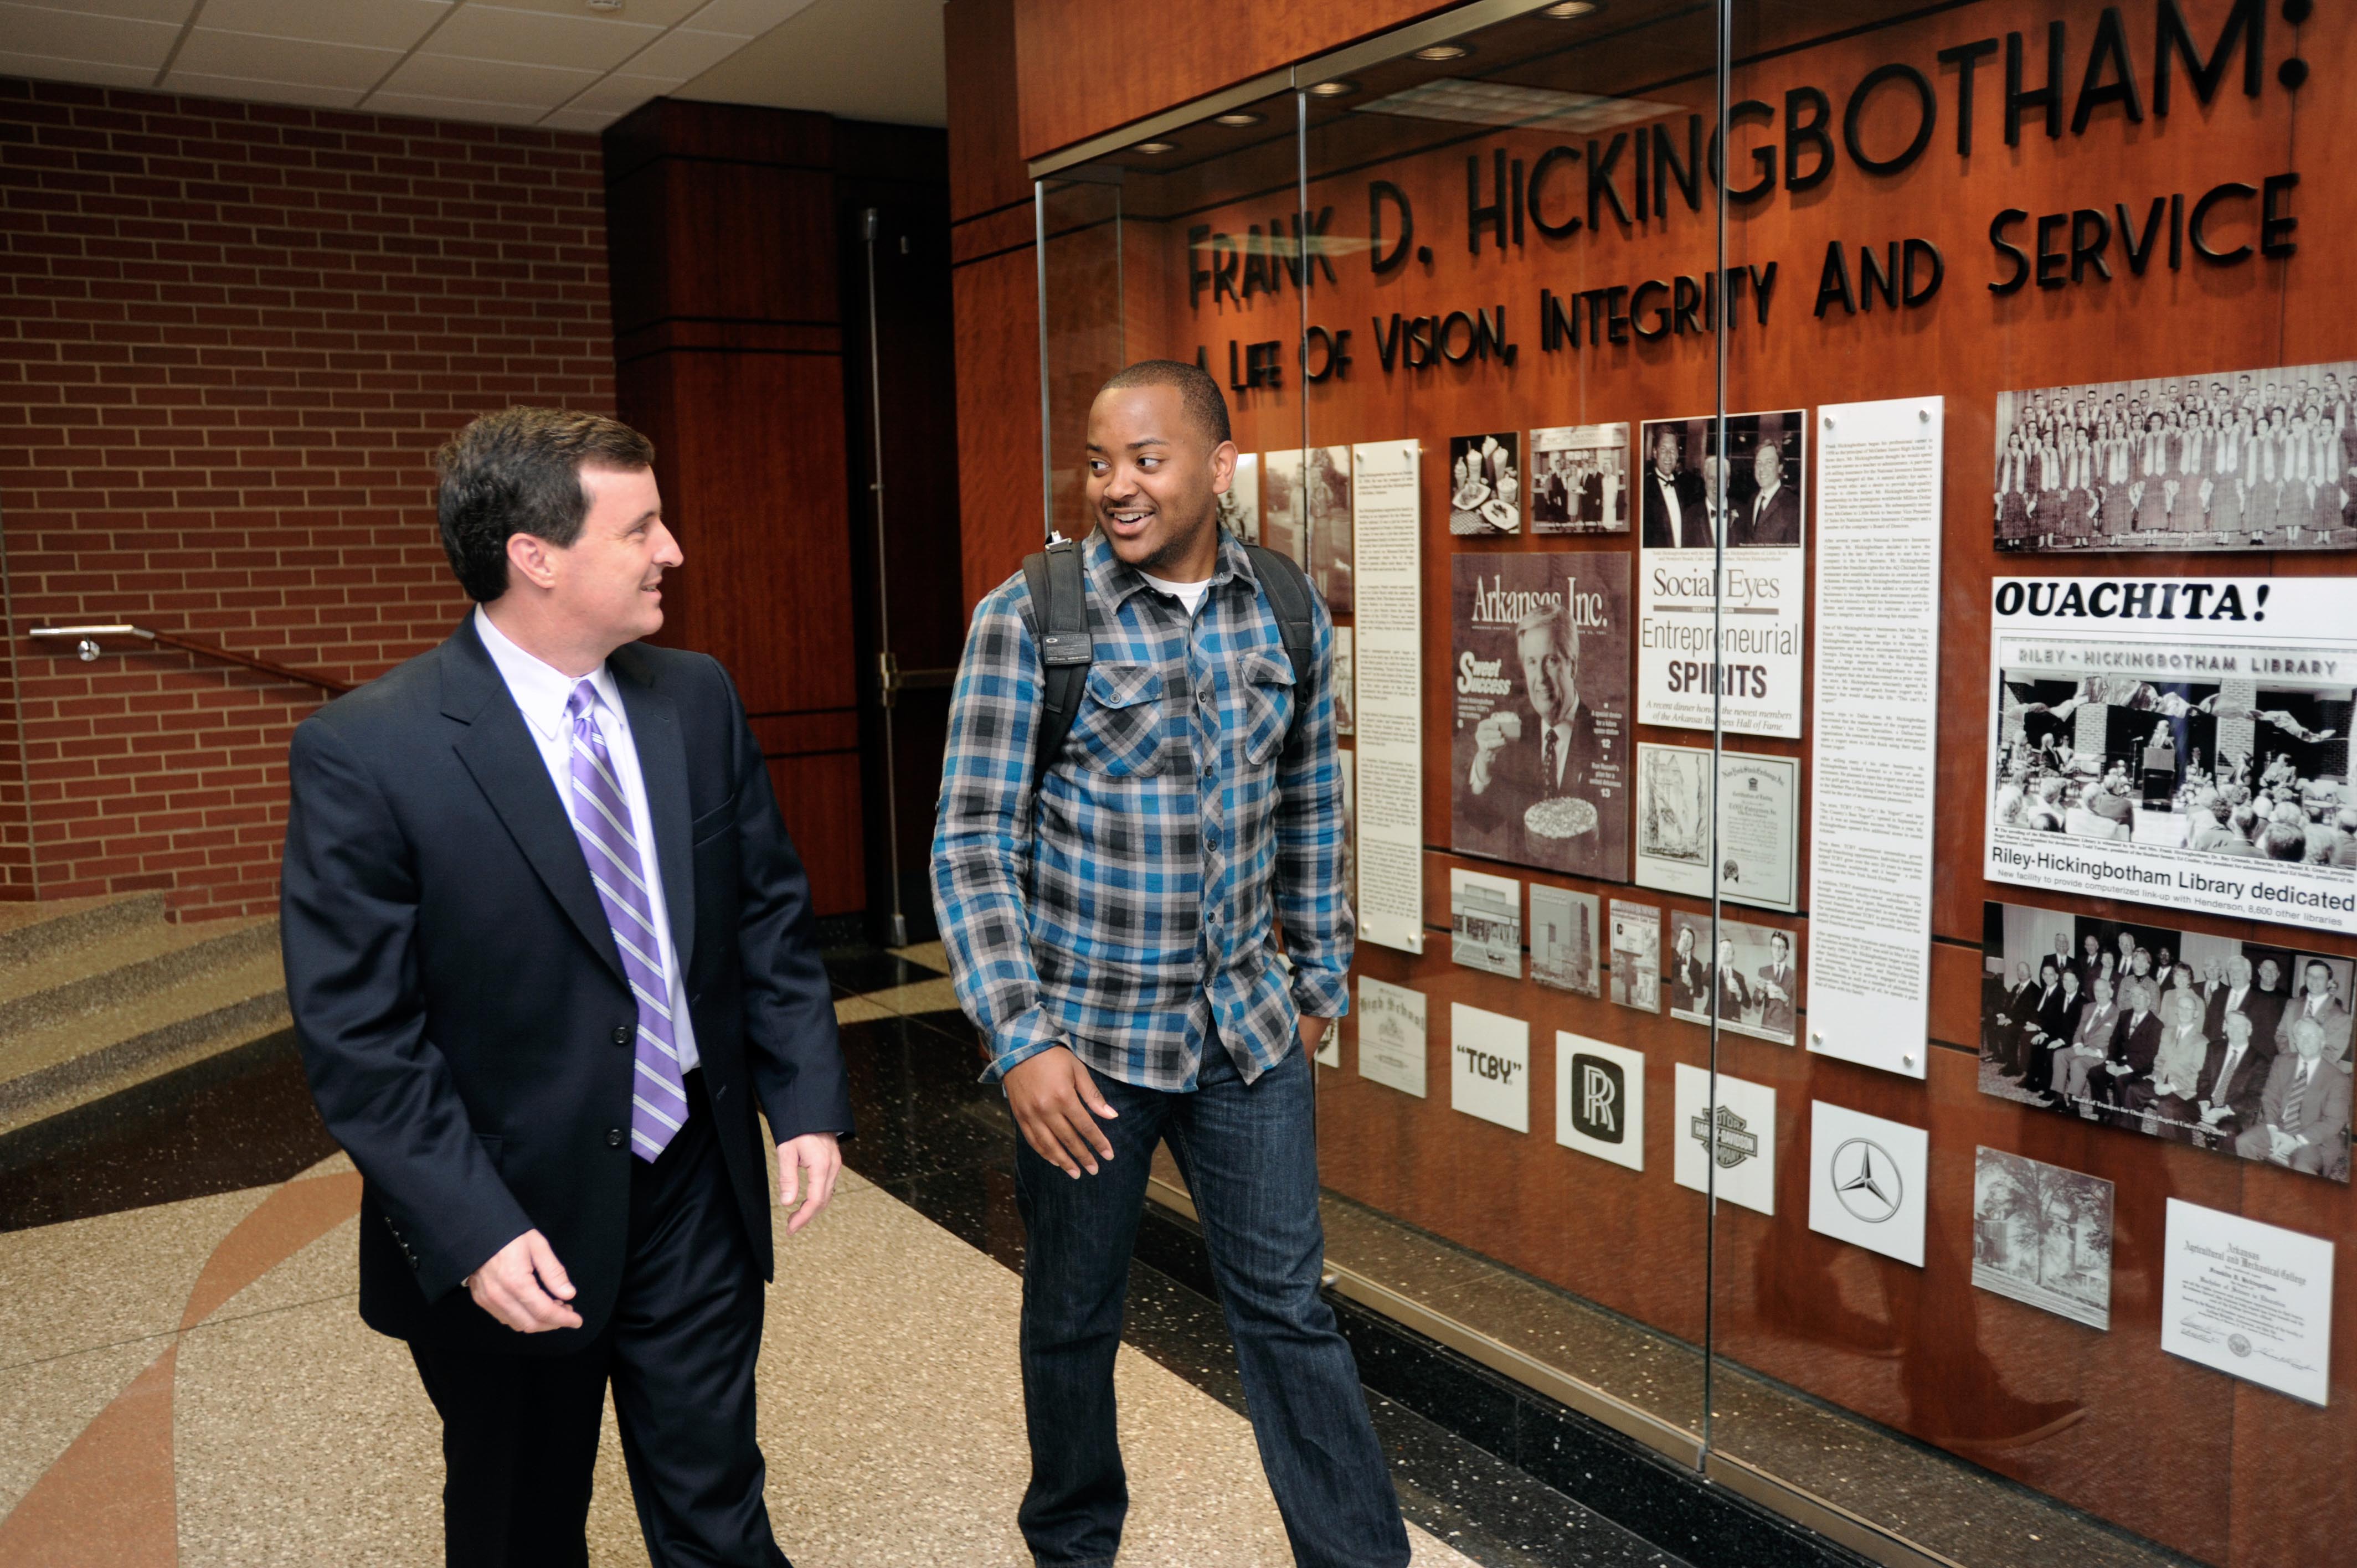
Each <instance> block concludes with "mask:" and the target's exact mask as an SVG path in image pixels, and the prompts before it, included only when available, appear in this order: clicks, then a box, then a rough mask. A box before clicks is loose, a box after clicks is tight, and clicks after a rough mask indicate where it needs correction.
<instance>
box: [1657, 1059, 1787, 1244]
mask: <svg viewBox="0 0 2357 1568" xmlns="http://www.w3.org/2000/svg"><path fill="white" fill-rule="evenodd" d="M1673 1109H1674V1112H1676V1113H1675V1115H1674V1116H1673V1117H1672V1119H1671V1122H1670V1133H1671V1141H1672V1142H1673V1143H1674V1144H1675V1145H1676V1150H1677V1152H1676V1154H1675V1155H1673V1156H1672V1157H1671V1160H1670V1174H1671V1175H1672V1176H1674V1177H1675V1178H1676V1181H1677V1184H1678V1185H1679V1186H1680V1187H1692V1188H1694V1189H1695V1191H1696V1192H1708V1191H1711V1190H1713V1181H1714V1176H1715V1177H1716V1188H1717V1194H1718V1196H1719V1197H1723V1198H1725V1199H1727V1201H1728V1202H1729V1203H1739V1204H1741V1205H1743V1207H1744V1208H1756V1209H1758V1210H1759V1211H1760V1213H1762V1214H1773V1213H1775V1212H1776V1091H1775V1090H1773V1089H1771V1088H1770V1087H1769V1086H1768V1085H1766V1084H1764V1083H1753V1082H1752V1081H1751V1080H1750V1079H1741V1078H1730V1077H1729V1076H1727V1074H1726V1073H1720V1074H1719V1075H1718V1105H1717V1116H1716V1118H1714V1117H1713V1114H1712V1107H1711V1075H1710V1073H1709V1071H1708V1070H1707V1069H1703V1068H1698V1067H1688V1066H1687V1065H1686V1064H1685V1063H1684V1062H1680V1063H1678V1073H1677V1091H1676V1094H1675V1096H1674V1101H1673ZM1714 1160H1716V1161H1717V1165H1718V1169H1717V1172H1716V1173H1714V1172H1713V1171H1712V1170H1711V1164H1712V1162H1713V1161H1714Z"/></svg>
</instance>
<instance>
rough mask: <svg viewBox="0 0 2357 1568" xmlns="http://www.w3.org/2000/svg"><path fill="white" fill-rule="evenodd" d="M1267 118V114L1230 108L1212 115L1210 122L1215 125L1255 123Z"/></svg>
mask: <svg viewBox="0 0 2357 1568" xmlns="http://www.w3.org/2000/svg"><path fill="white" fill-rule="evenodd" d="M1267 118H1268V116H1267V115H1265V114H1255V113H1253V112H1252V111H1251V110H1249V109H1231V110H1229V111H1228V112H1227V113H1224V114H1214V115H1212V116H1211V124H1215V125H1257V124H1260V123H1261V122H1262V121H1263V120H1265V119H1267Z"/></svg>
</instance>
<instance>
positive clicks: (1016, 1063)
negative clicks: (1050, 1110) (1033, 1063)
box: [982, 1007, 1065, 1083]
mask: <svg viewBox="0 0 2357 1568" xmlns="http://www.w3.org/2000/svg"><path fill="white" fill-rule="evenodd" d="M1064 1043H1065V1041H1064V1036H1063V1032H1062V1031H1061V1030H1060V1029H1058V1028H1057V1027H1056V1026H1054V1025H1052V1024H1050V1023H1049V1021H1048V1015H1047V1014H1045V1013H1044V1012H1042V1011H1040V1010H1039V1008H1037V1007H1030V1008H1027V1009H1025V1010H1024V1011H1023V1012H1020V1013H1017V1015H1015V1016H1014V1017H1012V1018H1009V1019H1008V1020H1006V1022H1005V1023H1004V1024H1001V1025H999V1026H998V1027H996V1029H993V1030H992V1031H991V1032H990V1066H989V1068H988V1069H986V1070H985V1072H984V1073H983V1075H982V1081H983V1082H985V1083H996V1082H998V1081H999V1080H1000V1079H1004V1078H1005V1077H1006V1074H1007V1071H1008V1069H1012V1068H1017V1067H1020V1066H1022V1065H1023V1064H1024V1063H1025V1062H1028V1061H1029V1060H1030V1059H1031V1058H1033V1057H1036V1056H1038V1055H1039V1053H1040V1052H1041V1051H1044V1050H1048V1049H1049V1048H1051V1047H1056V1046H1060V1045H1063V1044H1064Z"/></svg>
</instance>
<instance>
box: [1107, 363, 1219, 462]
mask: <svg viewBox="0 0 2357 1568" xmlns="http://www.w3.org/2000/svg"><path fill="white" fill-rule="evenodd" d="M1130 387H1177V388H1178V389H1179V402H1180V403H1182V404H1184V405H1185V407H1186V410H1187V417H1188V418H1189V419H1190V420H1192V421H1193V422H1194V424H1195V428H1196V429H1198V430H1200V431H1201V432H1202V433H1203V435H1205V436H1207V437H1208V438H1209V442H1208V444H1209V445H1211V446H1218V445H1220V443H1222V441H1232V440H1234V439H1235V436H1234V435H1232V433H1231V432H1230V431H1229V429H1228V400H1227V399H1226V398H1225V397H1224V396H1222V394H1221V392H1220V383H1219V382H1217V381H1213V380H1212V379H1211V377H1210V376H1209V375H1206V374H1205V373H1204V371H1203V369H1202V367H1201V366H1200V365H1190V364H1189V363H1187V362H1186V361H1185V360H1139V361H1138V362H1137V363H1135V364H1134V365H1132V366H1130V367H1129V369H1127V370H1125V371H1118V372H1116V373H1115V374H1114V378H1113V379H1112V380H1111V381H1107V382H1105V384H1104V385H1103V386H1101V387H1099V388H1098V389H1097V395H1098V396H1100V397H1102V396H1103V395H1104V394H1105V393H1106V392H1121V391H1124V390H1126V389H1127V388H1130Z"/></svg>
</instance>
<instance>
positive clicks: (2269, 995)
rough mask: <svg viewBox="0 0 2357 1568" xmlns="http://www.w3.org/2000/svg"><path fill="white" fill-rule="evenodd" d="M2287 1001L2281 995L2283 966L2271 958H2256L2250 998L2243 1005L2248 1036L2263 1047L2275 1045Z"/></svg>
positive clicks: (2282, 992) (2282, 990)
mask: <svg viewBox="0 0 2357 1568" xmlns="http://www.w3.org/2000/svg"><path fill="white" fill-rule="evenodd" d="M2287 1000H2288V999H2287V997H2286V996H2285V995H2284V988H2283V966H2282V965H2281V964H2279V963H2277V962H2276V961H2275V959H2274V958H2272V957H2268V958H2263V959H2261V960H2259V976H2258V981H2257V983H2255V985H2253V987H2252V988H2251V994H2250V999H2249V1000H2248V1001H2246V1002H2245V1003H2244V1004H2243V1011H2244V1012H2245V1013H2248V1014H2249V1015H2251V1038H2253V1039H2254V1040H2256V1041H2257V1042H2258V1043H2259V1044H2260V1045H2262V1046H2266V1047H2273V1046H2274V1045H2275V1044H2276V1026H2277V1025H2279V1024H2281V1023H2282V1022H2283V1015H2284V1008H2285V1006H2286V1005H2287Z"/></svg>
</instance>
